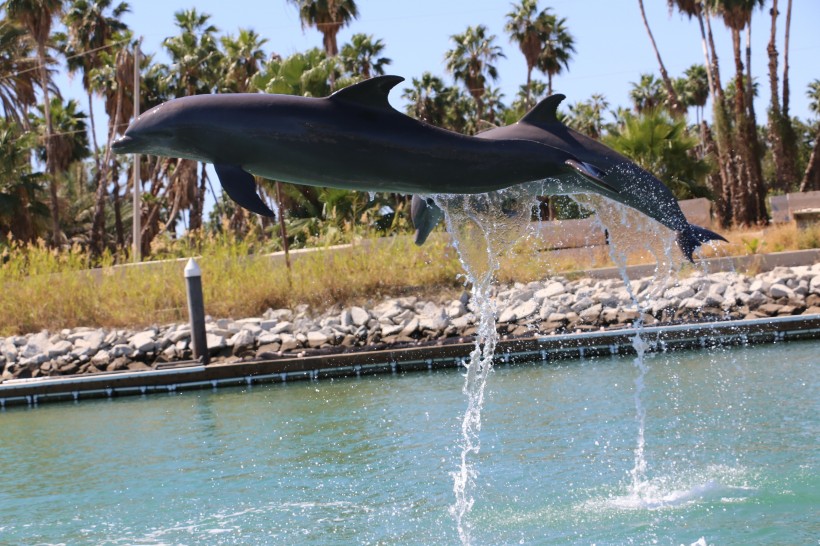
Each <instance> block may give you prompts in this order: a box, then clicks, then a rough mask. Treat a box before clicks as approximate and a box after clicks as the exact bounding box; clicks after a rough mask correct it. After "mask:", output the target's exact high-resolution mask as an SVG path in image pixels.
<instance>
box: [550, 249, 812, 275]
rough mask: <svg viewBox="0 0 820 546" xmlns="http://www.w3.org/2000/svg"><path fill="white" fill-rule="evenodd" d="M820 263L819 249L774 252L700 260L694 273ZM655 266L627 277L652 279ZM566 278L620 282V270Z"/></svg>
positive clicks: (628, 270)
mask: <svg viewBox="0 0 820 546" xmlns="http://www.w3.org/2000/svg"><path fill="white" fill-rule="evenodd" d="M818 262H820V249H817V248H812V249H809V250H792V251H787V252H772V253H769V254H752V255H749V256H726V257H722V258H709V259H706V260H697V262H695V264H694V265H692V266H690V267H692V268H693V269H697V270H700V271H703V272H704V273H707V274H709V273H717V272H719V271H738V270H739V271H744V270H750V269H753V270H755V271H757V272H763V271H771V270H772V269H774V268H775V267H795V266H800V265H813V264H816V263H818ZM656 268H657V266H656V265H655V264H643V265H630V266H628V267H627V268H626V273H627V276H628V277H629V278H630V279H640V278H642V277H651V276H652V275H654V274H655V269H656ZM564 275H565V276H571V275H583V276H585V277H592V278H594V279H616V278H617V279H620V278H621V277H622V274H621V270H620V269H619V268H617V267H602V268H599V269H589V270H586V271H576V272H571V273H565V274H564Z"/></svg>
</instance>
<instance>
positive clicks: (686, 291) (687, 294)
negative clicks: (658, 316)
mask: <svg viewBox="0 0 820 546" xmlns="http://www.w3.org/2000/svg"><path fill="white" fill-rule="evenodd" d="M694 295H695V291H694V290H692V288H691V287H690V286H686V285H683V286H675V287H672V288H670V289H668V290H667V291H666V292H664V293H663V297H664V298H666V299H668V300H683V299H686V298H691V297H692V296H694Z"/></svg>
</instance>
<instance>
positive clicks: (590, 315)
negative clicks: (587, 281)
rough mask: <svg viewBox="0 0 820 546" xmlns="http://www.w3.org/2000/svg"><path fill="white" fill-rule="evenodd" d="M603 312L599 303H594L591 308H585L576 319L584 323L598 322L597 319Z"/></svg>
mask: <svg viewBox="0 0 820 546" xmlns="http://www.w3.org/2000/svg"><path fill="white" fill-rule="evenodd" d="M602 310H603V305H601V304H600V303H596V304H595V305H593V306H591V307H587V308H586V309H584V310H583V311H581V312H580V313H579V314H578V318H579V319H581V321H583V322H586V323H592V322H598V318H599V317H600V316H601V311H602Z"/></svg>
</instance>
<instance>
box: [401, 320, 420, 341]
mask: <svg viewBox="0 0 820 546" xmlns="http://www.w3.org/2000/svg"><path fill="white" fill-rule="evenodd" d="M418 329H419V319H417V318H413V320H411V321H410V322H408V323H407V326H405V327H404V328H403V329H402V331H401V332H400V333H399V336H407V337H409V336H411V335H412V334H413V333H415V332H416V330H418Z"/></svg>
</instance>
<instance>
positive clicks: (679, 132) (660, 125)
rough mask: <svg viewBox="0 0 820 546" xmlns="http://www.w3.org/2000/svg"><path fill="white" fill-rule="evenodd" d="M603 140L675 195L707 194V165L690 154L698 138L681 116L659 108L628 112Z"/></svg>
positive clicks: (708, 167)
mask: <svg viewBox="0 0 820 546" xmlns="http://www.w3.org/2000/svg"><path fill="white" fill-rule="evenodd" d="M603 142H604V144H606V145H608V146H611V147H612V148H613V149H615V150H617V151H618V152H620V153H622V154H624V155H625V156H627V157H628V158H630V159H631V160H633V161H634V162H635V163H637V164H638V165H640V166H641V167H643V168H644V169H646V170H647V171H649V172H650V173H652V174H654V175H655V176H657V177H658V178H659V179H660V180H661V181H662V182H663V183H664V184H666V185H667V186H668V187H669V189H670V190H672V193H674V194H675V197H676V198H677V199H691V198H694V197H705V196H707V195H708V190H707V189H706V187H705V185H704V180H705V177H706V176H707V175H708V174H709V172H710V170H711V166H710V165H709V164H708V163H707V162H706V161H704V160H702V159H698V158H696V157H694V155H693V153H692V150H693V149H694V148H695V147H696V146H697V144H698V139H697V137H695V136H692V135H690V134H689V132H688V130H687V128H686V122H685V121H684V120H675V119H672V118H671V117H670V115H669V114H668V113H666V112H665V111H663V110H661V109H659V108H655V109H652V110H648V111H644V112H643V113H642V114H641V115H631V114H630V115H627V116H625V118H624V120H623V125H621V126H618V127H613V128H612V129H611V131H610V133H609V134H608V135H607V136H605V137H604V139H603Z"/></svg>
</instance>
